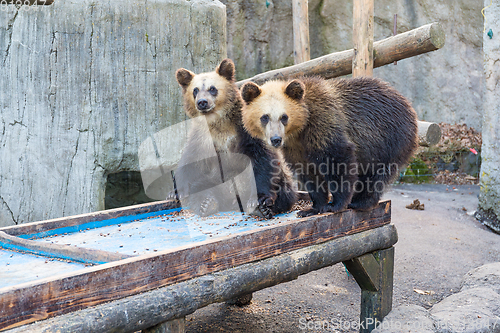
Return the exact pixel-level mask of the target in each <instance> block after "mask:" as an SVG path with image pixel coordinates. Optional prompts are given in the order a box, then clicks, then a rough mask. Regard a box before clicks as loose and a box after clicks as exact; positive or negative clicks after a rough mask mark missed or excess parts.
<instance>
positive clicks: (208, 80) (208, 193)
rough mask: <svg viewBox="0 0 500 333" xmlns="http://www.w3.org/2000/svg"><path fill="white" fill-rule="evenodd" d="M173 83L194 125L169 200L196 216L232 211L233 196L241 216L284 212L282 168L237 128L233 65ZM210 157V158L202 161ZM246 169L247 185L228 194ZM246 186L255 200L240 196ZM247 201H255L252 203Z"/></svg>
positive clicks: (287, 195) (287, 184)
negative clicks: (182, 204) (254, 211)
mask: <svg viewBox="0 0 500 333" xmlns="http://www.w3.org/2000/svg"><path fill="white" fill-rule="evenodd" d="M176 77H177V81H178V83H179V85H180V86H181V87H182V94H183V99H184V108H185V111H186V114H187V115H188V116H189V117H190V118H192V119H191V120H192V121H194V124H195V125H194V126H192V128H191V129H190V132H189V134H188V138H187V144H186V147H185V148H184V151H183V153H182V157H181V160H180V162H179V166H181V167H180V168H178V169H177V171H176V173H175V178H176V182H177V194H176V195H175V194H173V193H171V194H170V195H169V198H170V199H173V198H175V197H180V198H181V200H182V199H183V198H187V201H186V202H187V203H188V204H189V206H191V208H193V209H194V210H195V212H196V213H197V214H199V215H202V216H206V215H210V214H212V213H215V212H217V211H223V210H226V209H230V208H231V207H234V202H231V200H233V199H232V198H235V194H236V197H237V199H238V201H239V202H238V205H239V207H240V209H241V210H242V211H243V210H244V211H247V208H248V209H252V207H253V206H257V209H258V213H259V215H262V216H264V217H266V218H270V217H272V215H273V213H281V212H284V211H287V210H289V209H290V208H291V206H292V205H293V204H294V202H295V200H296V193H295V192H294V190H293V189H292V187H291V181H289V180H288V174H287V173H286V170H285V169H284V167H286V164H285V163H279V162H278V163H276V162H275V161H276V160H278V161H279V159H280V156H279V155H278V154H276V153H275V152H274V151H273V150H272V149H269V147H267V145H266V144H265V143H264V142H263V141H262V140H261V139H259V138H253V137H252V136H250V135H249V134H248V133H247V132H246V131H245V129H244V128H243V124H242V119H241V109H242V106H243V101H242V99H241V95H240V92H239V90H238V88H237V87H236V84H235V80H234V64H233V62H232V61H231V60H230V59H225V60H223V61H222V62H221V63H220V64H219V66H217V68H216V70H215V71H213V72H209V73H202V74H195V73H193V72H191V71H189V70H187V69H184V68H181V69H179V70H177V72H176ZM211 151H215V153H214V154H212V156H210V154H208V155H207V152H211ZM206 156H209V157H206ZM250 163H251V167H250V170H251V171H250V174H251V175H250V177H247V178H246V179H249V178H251V181H250V180H248V183H247V184H245V183H244V182H245V181H244V182H243V184H241V182H240V183H238V184H236V183H237V181H236V183H233V185H234V186H232V187H230V188H229V190H230V191H231V192H229V191H228V187H224V186H223V185H225V184H226V183H227V182H228V181H230V180H233V179H234V180H236V179H237V178H238V175H240V174H241V173H242V172H243V171H244V170H245V169H246V168H247V166H249V165H250ZM239 179H241V177H240V178H239ZM236 185H238V186H236ZM252 185H254V186H253V188H256V192H257V193H256V195H252V193H245V194H244V193H241V192H246V191H247V190H248V189H249V188H252ZM236 187H237V188H239V192H240V193H239V192H238V190H236ZM233 189H234V190H235V191H233ZM252 198H257V199H256V202H255V200H253V199H252ZM247 200H248V201H247Z"/></svg>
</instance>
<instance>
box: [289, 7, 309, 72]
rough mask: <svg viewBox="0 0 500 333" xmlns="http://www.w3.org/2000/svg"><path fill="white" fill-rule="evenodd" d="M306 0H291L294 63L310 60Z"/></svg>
mask: <svg viewBox="0 0 500 333" xmlns="http://www.w3.org/2000/svg"><path fill="white" fill-rule="evenodd" d="M308 7H309V6H308V0H292V12H293V56H294V60H295V64H300V63H301V62H304V61H309V60H311V54H310V47H309V9H308Z"/></svg>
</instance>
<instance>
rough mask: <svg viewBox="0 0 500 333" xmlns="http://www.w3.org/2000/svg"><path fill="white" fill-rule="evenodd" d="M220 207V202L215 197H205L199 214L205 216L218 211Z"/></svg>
mask: <svg viewBox="0 0 500 333" xmlns="http://www.w3.org/2000/svg"><path fill="white" fill-rule="evenodd" d="M218 209H219V203H218V202H217V200H216V199H215V198H214V197H208V198H205V200H203V201H202V202H201V204H200V208H199V210H198V215H200V216H202V217H205V216H208V215H212V214H215V213H217V211H218Z"/></svg>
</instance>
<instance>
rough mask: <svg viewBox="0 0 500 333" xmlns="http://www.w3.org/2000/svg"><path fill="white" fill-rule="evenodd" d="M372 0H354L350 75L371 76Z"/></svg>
mask: <svg viewBox="0 0 500 333" xmlns="http://www.w3.org/2000/svg"><path fill="white" fill-rule="evenodd" d="M373 3H374V0H354V2H353V29H352V30H353V33H352V41H353V45H354V57H353V59H352V76H353V77H356V76H373V7H374V4H373Z"/></svg>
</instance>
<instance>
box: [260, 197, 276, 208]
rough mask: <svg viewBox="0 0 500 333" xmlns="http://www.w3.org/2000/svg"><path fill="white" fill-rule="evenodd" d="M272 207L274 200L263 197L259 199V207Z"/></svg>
mask: <svg viewBox="0 0 500 333" xmlns="http://www.w3.org/2000/svg"><path fill="white" fill-rule="evenodd" d="M273 205H274V199H273V198H272V197H270V196H267V195H263V196H261V197H260V198H259V206H263V207H268V208H269V207H272V206H273Z"/></svg>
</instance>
